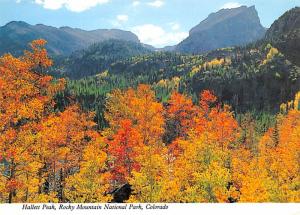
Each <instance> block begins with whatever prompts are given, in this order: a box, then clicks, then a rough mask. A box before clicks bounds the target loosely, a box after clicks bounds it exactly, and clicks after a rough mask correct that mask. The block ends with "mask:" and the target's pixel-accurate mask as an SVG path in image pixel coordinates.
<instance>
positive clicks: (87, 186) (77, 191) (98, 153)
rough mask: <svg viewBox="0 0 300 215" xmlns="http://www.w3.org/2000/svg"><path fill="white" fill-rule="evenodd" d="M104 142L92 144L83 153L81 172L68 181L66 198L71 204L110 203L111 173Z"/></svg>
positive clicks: (98, 141) (99, 140)
mask: <svg viewBox="0 0 300 215" xmlns="http://www.w3.org/2000/svg"><path fill="white" fill-rule="evenodd" d="M102 141H103V140H101V139H98V140H97V141H96V142H93V143H90V144H89V145H88V146H87V147H86V148H85V149H84V152H83V159H82V161H81V162H80V169H79V172H77V173H75V174H74V175H71V176H69V177H68V178H67V179H66V188H65V197H66V199H67V200H68V201H71V202H80V203H97V202H108V201H110V199H111V196H110V195H108V194H107V193H106V192H107V191H108V189H109V177H110V176H109V172H107V168H106V163H105V162H106V159H107V155H106V153H105V152H104V151H103V147H104V146H103V142H102Z"/></svg>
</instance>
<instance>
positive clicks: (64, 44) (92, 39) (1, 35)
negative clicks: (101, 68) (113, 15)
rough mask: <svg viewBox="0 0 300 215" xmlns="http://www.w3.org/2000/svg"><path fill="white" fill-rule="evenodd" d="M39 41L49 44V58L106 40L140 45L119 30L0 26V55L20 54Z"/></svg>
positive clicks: (21, 25)
mask: <svg viewBox="0 0 300 215" xmlns="http://www.w3.org/2000/svg"><path fill="white" fill-rule="evenodd" d="M40 38H43V39H46V40H47V41H48V44H47V46H46V48H47V49H48V51H49V53H50V54H52V55H69V54H71V53H72V52H74V51H76V50H80V49H84V48H87V47H88V46H90V45H92V44H94V43H99V42H102V41H105V40H109V39H116V40H124V41H131V42H136V43H139V42H140V41H139V39H138V37H137V36H136V35H135V34H133V33H132V32H130V31H123V30H118V29H98V30H92V31H86V30H82V29H79V28H71V27H61V28H56V27H52V26H46V25H43V24H37V25H30V24H28V23H26V22H22V21H13V22H10V23H8V24H6V25H4V26H2V27H0V55H2V54H4V53H7V52H10V53H12V54H15V55H20V54H22V53H23V50H24V49H27V44H28V43H29V42H30V41H32V40H35V39H40Z"/></svg>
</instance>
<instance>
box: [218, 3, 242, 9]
mask: <svg viewBox="0 0 300 215" xmlns="http://www.w3.org/2000/svg"><path fill="white" fill-rule="evenodd" d="M240 6H242V5H241V4H240V3H238V2H227V3H226V4H224V5H223V6H222V7H221V9H231V8H237V7H240Z"/></svg>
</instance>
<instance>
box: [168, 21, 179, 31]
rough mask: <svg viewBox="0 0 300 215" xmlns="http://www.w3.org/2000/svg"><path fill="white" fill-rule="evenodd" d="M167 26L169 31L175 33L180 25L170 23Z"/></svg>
mask: <svg viewBox="0 0 300 215" xmlns="http://www.w3.org/2000/svg"><path fill="white" fill-rule="evenodd" d="M169 25H170V26H171V29H172V30H173V31H177V30H179V28H180V25H179V24H178V23H176V22H170V23H169Z"/></svg>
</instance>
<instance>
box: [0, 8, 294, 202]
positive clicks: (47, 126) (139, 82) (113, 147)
mask: <svg viewBox="0 0 300 215" xmlns="http://www.w3.org/2000/svg"><path fill="white" fill-rule="evenodd" d="M243 9H245V8H244V7H243V8H242V9H241V8H240V9H238V10H236V12H235V13H234V14H232V12H233V11H235V10H231V11H230V12H231V13H229V14H227V12H228V11H227V10H226V11H223V12H221V13H225V14H227V15H226V17H227V18H228V17H229V19H230V20H231V21H233V20H232V17H236V16H235V15H236V14H240V10H243ZM247 9H249V8H247ZM248 12H249V13H250V15H251V14H252V15H253V13H254V11H253V8H252V9H251V8H250V11H248ZM219 15H220V13H217V14H215V15H212V16H213V17H215V18H216V19H214V21H213V22H212V23H211V25H213V24H215V23H216V22H217V23H219V22H218V21H220V19H219V18H220V17H219ZM254 15H257V14H256V12H255V14H254ZM299 17H300V11H299V8H295V9H292V10H290V11H288V12H287V13H285V14H284V15H283V16H282V17H280V18H279V19H278V20H277V21H276V22H275V23H274V24H273V25H272V26H271V28H270V29H269V30H268V31H267V33H266V37H265V38H263V39H261V40H259V41H255V42H252V43H250V44H247V45H243V46H236V47H221V48H218V49H215V50H211V51H209V52H205V53H202V54H184V53H179V52H176V51H174V47H173V48H172V47H169V51H168V52H167V51H155V50H154V49H153V48H151V47H150V46H147V45H144V44H141V43H139V42H136V41H131V40H129V41H124V40H122V39H121V40H120V39H118V38H117V39H115V38H114V39H108V40H107V39H105V41H100V42H96V43H93V44H92V45H90V46H87V47H81V48H80V47H79V48H80V49H78V50H77V49H76V50H77V51H75V52H72V54H71V55H68V56H64V57H62V56H56V57H55V58H54V59H53V60H52V59H51V57H49V56H48V51H47V47H52V45H53V44H49V43H48V44H49V45H48V46H47V41H46V40H44V39H38V40H33V41H32V42H31V43H29V45H27V44H15V45H16V46H18V47H19V48H20V47H30V49H28V50H25V51H24V53H23V54H22V55H20V51H18V52H14V51H15V49H14V46H11V48H12V53H13V54H4V55H2V56H1V57H0V203H24V202H32V203H48V202H54V203H57V202H59V203H98V202H142V203H143V202H173V203H174V202H175V203H199V202H201V203H207V202H211V203H212V202H226V203H234V202H300V174H299V170H300V162H299V158H300V68H299V64H298V58H297V56H298V55H297V52H298V51H299V50H298V46H297V44H296V43H297V40H298V37H297V35H298V33H299V25H298V24H299V22H298V21H299ZM221 18H222V17H221ZM223 18H224V17H223ZM248 18H249V17H248ZM221 20H223V19H221ZM227 21H228V20H227ZM231 21H230V22H231ZM234 21H236V20H234ZM204 23H205V22H204ZM14 24H16V23H11V25H14ZM17 24H20V23H17ZM21 24H23V25H24V23H21ZM252 24H253V23H252ZM254 24H255V23H254ZM257 24H258V22H257V20H256V25H257ZM203 25H204V24H203V23H202V24H201V25H200V27H199V26H198V27H199V28H200V29H202V30H203V28H204V26H203ZM211 25H210V26H211ZM10 27H11V28H13V26H10ZM25 27H26V26H25ZM39 27H41V26H39ZM225 27H226V26H225ZM47 29H48V28H47ZM0 30H3V29H0ZM11 30H14V29H11ZM23 30H24V29H23ZM52 30H53V29H52ZM56 30H57V29H56ZM61 30H62V29H61ZM67 30H68V29H64V31H67ZM69 30H70V31H71V32H73V30H75V32H77V33H78V29H77V30H76V29H69ZM69 30H68V31H69ZM194 30H195V29H194ZM194 30H193V31H194ZM198 30H199V29H198ZM26 32H27V31H26ZM80 32H81V31H80ZM73 33H74V32H73ZM81 33H83V32H81ZM85 33H87V32H85ZM85 33H84V34H85ZM90 33H91V32H90ZM80 35H82V34H80ZM130 35H131V34H130ZM0 37H1V35H0ZM23 39H24V38H23ZM27 39H28V38H27ZM69 42H70V41H69ZM73 42H74V41H73ZM198 42H199V41H198ZM20 43H21V41H20ZM50 43H51V41H50ZM285 44H286V45H285ZM293 44H294V45H293ZM295 44H296V45H295ZM2 45H3V44H2ZM56 45H57V44H56ZM0 48H1V47H0ZM19 48H18V50H19ZM161 50H163V49H161ZM50 51H51V52H53V50H51V49H50ZM69 51H70V50H69ZM5 52H7V51H6V49H5ZM188 53H193V51H191V52H188ZM14 54H15V55H14ZM52 56H53V55H52Z"/></svg>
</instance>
